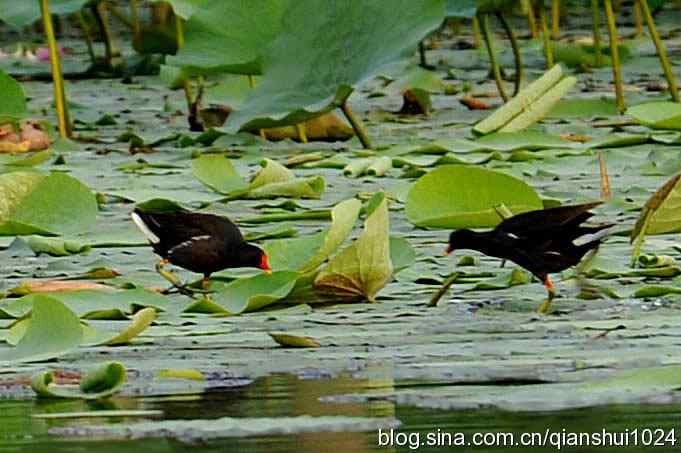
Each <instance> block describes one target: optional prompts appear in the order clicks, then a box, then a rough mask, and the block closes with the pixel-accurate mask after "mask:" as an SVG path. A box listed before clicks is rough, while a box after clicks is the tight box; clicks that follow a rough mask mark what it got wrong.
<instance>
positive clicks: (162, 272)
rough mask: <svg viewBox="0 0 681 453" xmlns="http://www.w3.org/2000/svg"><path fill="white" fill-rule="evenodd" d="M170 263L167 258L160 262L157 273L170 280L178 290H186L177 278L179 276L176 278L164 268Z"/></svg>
mask: <svg viewBox="0 0 681 453" xmlns="http://www.w3.org/2000/svg"><path fill="white" fill-rule="evenodd" d="M169 263H170V261H168V260H167V259H165V258H164V259H162V260H161V261H159V262H158V263H157V264H156V272H158V273H159V275H160V276H161V277H163V278H165V279H166V280H168V281H169V282H170V284H171V285H173V286H175V287H176V288H184V284H183V283H182V282H181V281H180V279H179V278H177V276H175V274H173V273H172V272H170V271H167V270H165V269H164V267H165V266H166V265H167V264H169Z"/></svg>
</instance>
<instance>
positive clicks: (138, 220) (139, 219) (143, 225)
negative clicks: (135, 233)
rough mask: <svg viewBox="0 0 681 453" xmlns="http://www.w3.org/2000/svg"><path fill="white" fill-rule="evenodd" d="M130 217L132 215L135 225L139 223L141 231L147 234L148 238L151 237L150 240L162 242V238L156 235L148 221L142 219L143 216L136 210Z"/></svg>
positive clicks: (153, 242) (155, 242) (138, 226)
mask: <svg viewBox="0 0 681 453" xmlns="http://www.w3.org/2000/svg"><path fill="white" fill-rule="evenodd" d="M130 217H132V221H133V222H135V225H137V228H139V229H140V231H141V232H142V233H143V234H144V236H146V238H147V239H149V242H151V243H152V244H158V243H159V242H161V240H160V239H159V238H158V236H156V235H155V234H154V233H153V232H152V231H151V230H150V229H149V227H148V226H147V224H146V223H144V220H142V217H140V216H139V215H138V214H137V213H136V212H133V213H132V214H130Z"/></svg>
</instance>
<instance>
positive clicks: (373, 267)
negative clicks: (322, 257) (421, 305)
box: [314, 195, 393, 301]
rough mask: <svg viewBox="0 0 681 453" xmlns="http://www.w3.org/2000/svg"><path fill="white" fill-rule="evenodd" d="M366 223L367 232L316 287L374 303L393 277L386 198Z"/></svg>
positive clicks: (326, 271) (337, 259)
mask: <svg viewBox="0 0 681 453" xmlns="http://www.w3.org/2000/svg"><path fill="white" fill-rule="evenodd" d="M382 196H383V199H382V201H381V202H380V204H379V205H378V207H377V208H376V209H375V210H374V211H373V212H372V213H371V214H370V215H369V217H368V218H367V219H366V221H365V222H364V231H362V234H361V235H360V236H359V238H357V240H356V241H355V242H354V243H352V244H351V245H350V246H349V247H347V248H345V249H344V250H342V251H341V252H340V253H338V254H337V255H336V256H334V257H333V258H332V259H331V260H330V261H329V263H328V264H327V265H326V266H325V267H324V268H323V269H322V270H321V271H320V273H319V275H317V277H316V278H315V281H314V286H315V288H317V289H319V290H321V291H323V292H325V293H331V294H337V295H339V296H345V297H365V298H366V299H367V300H369V301H374V298H375V296H376V294H377V293H378V291H380V290H381V289H382V288H383V287H384V286H385V285H386V284H387V283H388V282H389V281H390V279H391V278H392V273H393V266H392V262H391V260H390V241H389V236H388V235H389V218H388V201H387V199H386V198H385V195H382Z"/></svg>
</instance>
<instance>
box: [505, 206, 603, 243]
mask: <svg viewBox="0 0 681 453" xmlns="http://www.w3.org/2000/svg"><path fill="white" fill-rule="evenodd" d="M601 203H602V202H601V201H597V202H593V203H585V204H580V205H573V206H560V207H557V208H549V209H539V210H536V211H530V212H525V213H522V214H518V215H514V216H513V217H510V218H508V219H506V220H504V221H503V222H501V223H500V224H499V225H497V227H496V228H495V232H496V233H499V234H511V235H514V236H517V237H520V238H523V237H524V238H528V239H532V238H533V237H536V236H543V235H552V232H553V231H554V230H556V229H567V230H570V229H575V228H577V227H578V226H579V225H580V224H582V223H583V222H585V221H586V220H588V219H589V218H590V217H591V216H593V213H591V212H589V210H590V209H593V208H595V207H596V206H598V205H600V204H601ZM573 239H574V238H573Z"/></svg>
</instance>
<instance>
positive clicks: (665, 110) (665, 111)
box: [627, 102, 681, 131]
mask: <svg viewBox="0 0 681 453" xmlns="http://www.w3.org/2000/svg"><path fill="white" fill-rule="evenodd" d="M627 114H628V115H631V116H633V117H634V118H636V119H637V120H638V121H639V122H641V124H643V125H645V126H648V127H650V128H652V129H671V130H676V131H680V130H681V104H678V103H676V102H649V103H647V104H640V105H635V106H633V107H631V108H630V109H628V110H627Z"/></svg>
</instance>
